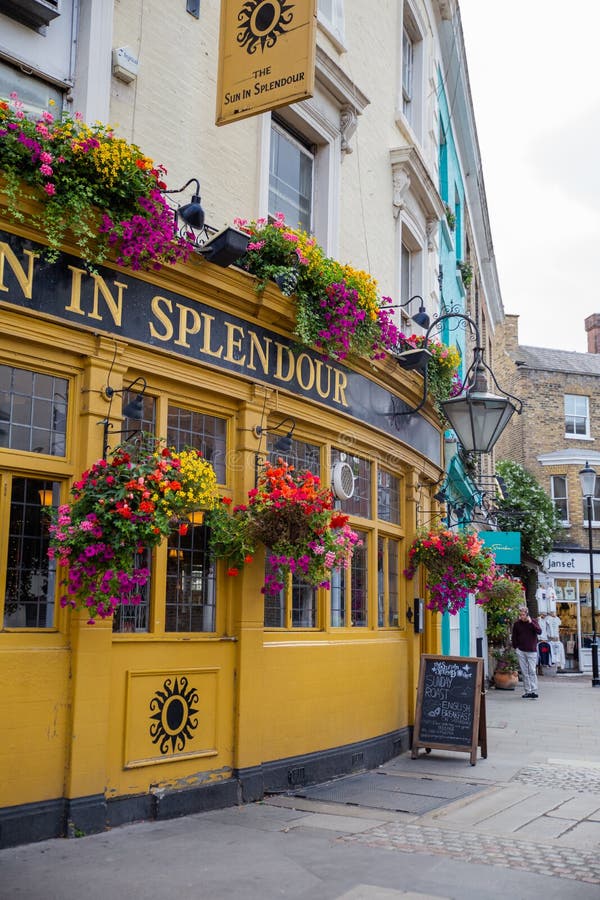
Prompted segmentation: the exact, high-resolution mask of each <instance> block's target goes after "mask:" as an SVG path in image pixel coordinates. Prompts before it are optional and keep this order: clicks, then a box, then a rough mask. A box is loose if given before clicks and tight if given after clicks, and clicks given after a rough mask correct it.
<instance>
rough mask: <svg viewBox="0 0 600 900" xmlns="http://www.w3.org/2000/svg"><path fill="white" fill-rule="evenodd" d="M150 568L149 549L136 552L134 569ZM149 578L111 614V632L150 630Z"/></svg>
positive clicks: (127, 632) (150, 557) (126, 632)
mask: <svg viewBox="0 0 600 900" xmlns="http://www.w3.org/2000/svg"><path fill="white" fill-rule="evenodd" d="M139 568H147V569H150V570H151V569H152V554H151V552H150V551H149V550H146V551H145V552H144V553H141V554H138V555H137V557H136V569H139ZM149 618H150V578H149V579H148V581H147V582H146V583H145V584H144V585H143V586H142V587H141V588H139V590H138V591H137V592H136V593H135V594H134V595H133V596H131V597H129V598H128V599H126V600H123V601H122V602H121V604H120V605H119V606H118V607H117V609H116V610H115V613H114V616H113V632H115V633H116V634H138V633H140V632H147V631H149V630H150V622H149Z"/></svg>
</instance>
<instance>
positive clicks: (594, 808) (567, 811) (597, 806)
mask: <svg viewBox="0 0 600 900" xmlns="http://www.w3.org/2000/svg"><path fill="white" fill-rule="evenodd" d="M599 801H600V798H599V797H598V795H597V794H592V795H590V796H586V795H585V794H578V795H577V796H576V797H572V798H571V799H570V800H567V801H566V802H565V803H561V804H560V806H557V807H556V809H553V810H550V811H549V812H548V815H549V816H556V817H557V818H562V819H589V818H590V817H596V818H598V817H600V802H599Z"/></svg>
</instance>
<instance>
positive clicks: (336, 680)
mask: <svg viewBox="0 0 600 900" xmlns="http://www.w3.org/2000/svg"><path fill="white" fill-rule="evenodd" d="M25 233H27V232H25ZM114 277H115V279H116V278H117V277H118V276H117V275H116V273H115V276H114ZM141 277H142V279H143V280H146V281H149V282H152V283H154V284H155V285H156V292H157V293H159V292H160V290H161V289H163V290H171V291H175V292H180V293H181V294H182V295H183V296H185V297H186V298H188V299H190V300H191V301H192V302H193V300H194V299H202V300H203V301H204V302H208V303H212V304H214V306H215V307H218V308H222V309H227V310H229V309H231V310H233V311H235V312H236V313H237V314H238V315H240V316H243V317H245V318H246V319H248V320H249V321H254V322H256V323H258V324H259V325H262V326H263V327H267V328H271V329H273V328H274V329H275V330H277V329H279V330H280V331H281V333H282V334H289V332H290V331H291V328H292V320H291V317H290V312H291V310H290V304H289V301H288V300H287V299H286V298H283V297H281V295H280V294H279V293H278V292H276V291H275V290H270V289H268V290H267V291H266V292H265V294H264V296H263V297H262V298H261V299H260V300H257V298H256V295H255V294H254V291H253V280H252V279H251V278H250V277H249V276H246V275H243V274H241V273H238V272H233V271H228V270H227V271H223V270H216V268H215V267H213V266H210V265H207V264H203V265H200V266H198V263H197V262H192V263H190V264H189V265H188V266H179V267H177V268H176V269H175V270H174V271H173V272H169V273H160V274H158V275H154V274H153V275H152V276H150V275H142V276H141ZM2 299H3V300H5V301H7V302H5V303H2V302H1V301H0V324H1V326H2V327H1V328H0V364H4V365H17V366H23V367H24V368H31V369H33V370H38V369H40V368H41V369H42V370H43V371H46V372H50V373H56V374H58V375H60V377H63V378H64V377H66V378H68V379H69V380H70V388H69V396H70V398H71V402H70V409H69V422H68V449H67V454H66V456H65V457H64V458H60V459H57V458H50V457H41V456H39V455H37V456H36V455H35V454H31V453H29V454H27V453H20V454H14V453H13V452H12V451H9V450H6V449H3V448H0V478H6V479H8V478H9V477H10V475H11V473H12V472H15V471H16V472H18V473H21V474H27V473H29V474H30V475H31V476H34V475H36V474H37V475H38V476H39V474H40V473H49V474H50V476H51V477H53V478H54V477H56V478H59V479H60V480H61V481H62V483H63V501H66V500H67V499H68V492H69V485H70V483H71V482H72V480H73V478H75V477H77V476H78V475H79V474H80V473H81V472H82V471H83V470H84V469H85V468H87V467H88V466H89V465H90V464H91V463H92V462H93V461H95V460H96V459H97V458H99V457H100V456H101V453H102V428H101V427H99V426H100V424H101V422H102V420H103V418H104V417H105V416H106V415H107V409H108V405H107V400H106V399H105V397H104V396H103V391H102V389H103V387H104V386H105V385H106V384H107V383H108V379H109V378H110V383H111V385H112V386H114V387H115V388H116V389H117V390H118V389H119V388H121V387H122V386H124V385H127V384H128V383H130V382H131V381H132V380H133V379H135V378H136V377H138V376H139V375H143V376H144V377H145V378H146V380H147V381H148V391H147V393H148V395H149V396H152V397H154V398H155V400H156V404H157V406H156V409H157V433H159V434H161V433H165V431H166V424H167V418H166V416H167V412H166V410H167V400H168V399H171V400H173V399H175V400H176V401H177V403H179V404H180V405H182V406H184V407H189V408H199V409H201V410H203V411H207V412H209V414H211V415H221V416H224V417H225V418H226V419H227V422H228V425H227V429H228V432H227V433H228V444H227V446H228V451H229V454H228V474H227V483H226V484H225V485H222V489H223V491H224V492H226V493H228V494H229V495H231V496H233V498H234V502H241V501H242V500H243V499H244V498H245V497H246V492H247V491H248V489H249V488H251V487H252V486H253V485H254V478H255V454H256V452H257V438H256V435H255V432H254V428H255V426H256V425H258V424H261V423H264V421H265V416H266V417H267V419H268V417H269V416H270V415H271V416H274V417H279V418H280V417H281V414H282V412H285V414H286V415H292V416H294V417H295V419H296V421H297V424H298V427H297V430H296V432H295V436H296V437H298V438H299V439H300V440H306V441H310V440H312V441H314V442H316V443H318V444H320V445H322V447H323V460H324V461H325V460H326V459H329V453H330V449H331V447H335V446H337V447H339V446H342V447H343V448H345V449H346V450H347V451H349V452H353V453H357V454H362V455H364V456H367V457H369V459H371V460H372V461H373V463H374V464H376V463H377V462H379V463H382V464H383V465H384V466H385V467H386V468H388V469H391V470H392V471H393V472H395V473H396V474H397V475H398V476H399V477H400V479H401V481H402V484H403V500H402V516H401V524H400V525H398V524H397V523H396V524H391V525H390V526H389V527H388V526H386V529H387V531H390V530H391V532H392V534H394V535H395V536H396V539H397V540H398V541H400V544H401V547H402V548H403V549H402V552H401V558H400V561H399V562H400V571H401V570H402V568H403V566H404V564H405V559H404V557H405V553H406V548H407V546H408V544H409V543H410V539H411V536H412V534H413V533H414V528H415V521H416V509H415V501H414V486H415V484H416V483H418V482H419V481H421V480H423V481H425V482H428V483H433V482H435V481H436V480H437V478H438V476H439V469H438V468H437V466H435V465H433V464H432V463H431V462H429V461H428V460H426V459H423V458H422V457H421V456H420V455H419V454H418V453H416V452H415V451H414V450H413V449H412V448H411V447H409V446H408V445H406V444H402V443H401V442H399V441H397V440H395V439H394V438H393V437H392V436H391V435H389V434H386V433H384V432H383V431H381V432H379V431H378V430H377V429H373V428H371V427H369V426H367V425H365V424H363V423H361V422H357V421H354V420H352V419H351V418H350V417H348V416H342V415H340V414H338V413H336V412H333V411H332V410H331V409H328V408H326V407H325V406H324V405H318V404H314V403H311V402H310V401H308V400H307V399H305V398H302V397H299V396H296V395H292V394H289V393H287V392H286V391H285V390H284V389H282V388H280V389H279V390H276V389H273V388H272V387H270V386H269V387H265V386H262V385H260V384H258V383H253V382H252V381H251V380H249V379H248V378H242V377H237V376H235V375H233V374H230V373H227V372H224V371H219V370H217V369H216V368H211V367H209V366H205V365H200V364H198V363H194V362H191V361H189V360H186V359H184V358H181V357H177V356H175V355H173V354H169V353H165V352H161V350H160V349H158V348H155V347H154V348H153V347H146V346H143V345H142V344H140V343H137V342H136V341H133V340H132V341H125V340H123V339H121V338H120V339H118V340H115V339H114V338H113V337H112V336H111V334H110V331H109V329H110V324H111V323H110V318H109V317H106V318H105V319H104V320H103V321H102V322H101V323H100V327H101V328H102V329H108V330H106V331H104V330H100V331H98V330H97V329H98V324H97V323H94V322H91V321H88V320H87V319H85V317H84V318H83V319H82V322H81V327H78V328H77V327H72V326H70V325H68V324H67V323H61V322H59V321H56V320H51V319H47V318H44V316H43V315H41V316H40V315H37V316H36V315H32V314H29V313H28V312H27V311H26V310H22V309H19V308H17V307H16V306H11V304H10V297H6V296H4V297H3V298H2ZM15 341H18V344H19V348H20V356H19V361H18V362H16V361H15V358H14V347H15ZM359 369H360V371H361V372H362V374H364V375H368V377H369V378H371V379H372V380H374V381H375V382H377V383H378V384H380V385H382V386H385V387H388V388H389V389H392V390H393V391H394V392H395V393H396V394H397V395H399V396H402V397H405V398H406V399H407V401H408V402H412V403H413V404H414V403H415V401H418V398H419V394H420V390H421V382H420V379H419V377H418V376H416V375H414V374H411V373H409V374H401V373H400V371H399V370H398V369H397V367H395V366H394V364H393V363H392V362H391V361H383V362H381V363H376V364H373V365H369V366H367V365H366V364H361V365H360V367H359ZM119 408H120V407H113V408H112V411H111V415H115V416H116V418H114V419H113V424H114V427H115V429H117V428H119V427H120V424H119V423H120V419H119V417H118V415H117V413H118V412H119ZM426 415H427V416H428V417H429V418H430V420H431V421H435V419H434V416H433V413H432V411H431V409H430V408H427V410H426ZM113 443H114V442H113ZM324 469H325V479H327V477H328V474H327V470H328V466H324ZM373 472H374V469H373ZM52 473H54V474H52ZM372 487H373V490H376V484H375V480H374V475H373V485H372ZM9 496H10V493H9ZM8 502H9V501H8V500H5V499H3V498H2V497H0V517H3V518H2V519H1V521H3V522H6V521H8V518H7V517H8V512H7V509H8ZM351 521H352V520H351ZM358 525H359V526H360V527H362V528H364V529H365V530H367V531H368V530H369V528H371V529H373V528H374V527H375V526H374V525H373V524H372V523H368V522H365V521H361V520H358ZM386 529H384V530H386ZM373 545H374V541H371V550H370V551H369V553H370V556H369V572H370V574H369V594H370V599H369V627H367V628H364V629H359V628H350V627H347V628H332V627H331V625H330V624H329V619H328V608H329V599H328V594H327V593H326V592H323V591H321V592H320V600H319V610H320V614H319V622H318V627H316V628H315V629H310V630H301V629H290V630H285V629H283V630H278V631H273V630H271V631H269V630H265V628H264V626H263V609H264V597H263V595H262V594H261V591H260V588H261V585H262V576H263V565H262V560H257V561H256V562H255V564H254V565H253V566H250V567H248V569H247V571H246V572H245V573H244V574H243V575H242V576H240V578H239V579H236V580H233V579H227V578H226V577H225V575H224V571H223V568H222V567H221V569H220V570H219V572H218V578H217V609H218V613H217V628H216V632H215V633H214V634H191V635H188V634H184V633H176V634H165V632H164V623H161V622H160V621H159V618H158V614H157V612H156V609H160V608H161V605H160V604H161V602H162V600H163V598H162V597H161V596H160V584H161V583H163V578H164V573H165V568H164V567H165V559H166V555H165V552H164V549H163V550H162V551H159V552H157V554H156V560H155V574H154V576H153V591H154V601H155V602H154V605H153V609H154V612H153V613H151V623H150V631H149V633H147V634H135V635H125V634H121V635H119V634H113V633H112V629H111V623H110V622H104V623H99V624H97V625H94V626H90V625H87V624H86V616H85V615H83V614H77V615H75V614H71V613H68V612H67V611H65V610H59V611H58V614H57V617H56V623H55V627H53V628H51V629H44V630H41V631H39V632H35V631H23V630H15V629H8V630H7V629H5V630H4V631H2V632H0V677H1V679H2V684H3V685H4V688H5V689H4V691H3V694H2V699H1V700H0V704H1V705H0V716H1V720H2V721H3V723H4V728H5V730H4V735H5V739H4V740H3V741H2V742H0V772H1V773H2V775H1V776H0V777H1V779H2V788H1V793H0V803H1V805H2V806H16V805H19V804H24V803H32V802H36V801H40V800H45V799H53V798H61V797H67V798H74V799H76V798H78V797H87V796H90V795H105V796H106V797H107V798H108V799H111V798H118V797H126V796H129V795H138V794H145V793H148V792H160V791H162V790H164V789H168V788H183V787H193V786H197V785H199V784H202V783H206V782H215V781H222V780H227V779H230V778H231V775H232V772H233V771H234V770H235V769H245V768H246V769H247V768H252V767H256V766H260V765H261V764H262V763H268V762H273V761H277V760H280V759H286V758H290V757H293V756H297V755H302V754H308V753H318V752H319V751H324V750H327V749H331V748H336V747H341V746H344V745H346V744H356V743H357V742H361V741H369V740H371V739H374V738H377V737H381V736H383V735H389V734H390V733H393V732H396V731H398V730H401V729H407V728H408V726H409V725H410V724H411V723H412V720H413V712H414V691H415V685H416V671H417V668H418V656H419V652H420V650H421V646H422V639H421V638H420V637H419V636H416V635H414V633H413V629H412V626H411V625H410V624H409V623H407V620H406V608H407V604H412V597H413V596H414V593H415V592H418V591H417V588H416V586H415V585H414V584H413V583H411V582H406V580H405V579H403V578H402V577H400V590H401V596H400V600H399V619H400V621H399V627H394V628H384V629H380V628H377V627H376V625H375V623H376V621H377V600H376V575H375V569H376V550H375V547H374V546H373ZM6 546H7V545H6V535H4V536H2V534H1V533H0V551H2V548H3V547H4V548H6ZM3 558H5V557H3ZM0 584H1V578H0ZM427 627H428V630H429V631H430V634H429V635H428V637H427V650H428V651H429V652H431V651H432V643H436V642H437V634H434V632H435V631H436V628H435V625H434V623H433V621H432V619H431V617H429V618H428V626H427ZM184 685H185V687H186V690H183V687H182V686H184ZM177 691H179V694H178V693H177ZM186 692H187V693H186ZM186 696H187V699H186ZM188 701H189V702H188ZM186 703H187V705H188V707H189V717H188V720H187V721H188V724H189V728H188V729H187V733H186V734H184V737H185V741H183V743H181V744H179V743H178V742H177V741H171V738H170V737H169V733H168V727H169V721H170V719H169V715H168V710H169V709H171V713H173V714H174V711H177V710H180V709H181V708H182V706H185V705H186ZM186 715H187V712H186ZM153 723H154V725H155V726H156V727H158V729H159V739H158V740H157V741H153V737H152V732H151V728H152V727H153ZM165 729H166V731H165ZM6 736H7V737H6ZM161 741H163V743H162V744H161ZM161 748H162V749H161Z"/></svg>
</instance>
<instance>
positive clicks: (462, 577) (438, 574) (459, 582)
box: [404, 526, 495, 615]
mask: <svg viewBox="0 0 600 900" xmlns="http://www.w3.org/2000/svg"><path fill="white" fill-rule="evenodd" d="M420 564H422V565H423V566H424V567H425V569H426V570H427V573H428V577H427V588H428V590H429V592H430V597H429V600H428V601H427V603H426V606H427V608H428V609H431V610H433V611H434V612H440V613H444V612H449V613H451V614H452V615H455V614H456V613H457V612H458V611H459V610H460V609H462V608H463V607H464V605H465V603H466V600H467V597H468V596H469V594H475V593H477V592H481V591H485V590H487V589H489V588H491V586H492V584H493V580H494V575H495V566H494V557H493V555H492V554H491V553H490V552H489V551H487V550H484V549H483V541H482V540H480V539H479V538H478V537H477V535H476V533H475V532H473V531H451V530H450V529H449V528H445V527H443V526H438V527H436V528H430V529H429V530H427V531H422V532H420V533H419V534H418V535H417V536H416V538H415V539H414V541H413V543H412V545H411V547H410V549H409V551H408V568H407V569H405V570H404V575H405V576H406V577H407V578H408V579H412V578H414V576H415V574H416V571H417V568H418V566H419V565H420Z"/></svg>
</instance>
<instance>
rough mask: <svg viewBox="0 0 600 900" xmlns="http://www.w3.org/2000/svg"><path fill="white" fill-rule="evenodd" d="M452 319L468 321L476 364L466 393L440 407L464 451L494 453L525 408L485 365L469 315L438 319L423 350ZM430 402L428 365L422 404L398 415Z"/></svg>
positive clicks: (467, 378)
mask: <svg viewBox="0 0 600 900" xmlns="http://www.w3.org/2000/svg"><path fill="white" fill-rule="evenodd" d="M448 319H460V320H462V321H464V322H465V324H466V325H468V326H469V327H470V328H471V329H472V331H473V333H474V335H475V343H476V346H475V348H474V351H473V362H472V363H471V365H470V366H469V369H468V371H467V374H466V376H465V379H464V382H463V390H462V392H461V393H460V394H459V396H457V397H450V398H449V399H448V400H443V401H442V402H441V404H440V405H441V407H442V409H443V412H444V415H445V416H446V418H447V419H448V422H449V423H450V427H451V428H453V430H454V431H455V432H456V436H457V438H458V440H459V441H460V443H461V444H462V447H463V449H464V450H466V451H467V452H469V453H490V452H491V450H492V447H493V446H494V444H495V443H496V441H497V440H498V438H499V437H500V435H501V434H502V432H503V431H504V429H505V428H506V426H507V425H508V423H509V421H510V419H511V416H512V415H513V413H515V412H516V413H519V414H520V413H521V411H522V409H523V404H522V402H521V400H519V399H518V398H517V397H513V395H512V394H509V393H508V392H506V391H503V390H502V388H501V387H500V385H499V384H498V382H497V381H496V376H495V375H494V373H493V372H492V370H491V369H490V367H489V366H488V365H486V363H485V362H484V361H483V347H482V346H481V337H480V334H479V328H478V327H477V324H476V323H475V322H474V321H473V319H471V317H470V316H467V315H466V314H465V313H460V312H450V313H444V315H442V316H439V318H437V319H435V321H434V322H433V323H432V324H431V325H430V326H429V328H428V329H427V331H426V333H425V339H424V341H423V349H427V345H428V343H429V336H430V334H431V332H432V331H433V330H434V329H435V328H438V327H439V326H440V324H441V323H442V322H444V321H446V320H448ZM488 375H489V377H490V378H491V379H492V381H493V383H494V385H495V386H496V388H497V390H498V391H499V393H498V394H493V393H492V392H491V391H490V390H489V387H488ZM426 400H427V365H425V373H424V378H423V397H422V399H421V402H420V403H419V404H418V406H416V407H415V408H414V409H412V410H407V411H406V412H401V413H398V415H412V414H414V413H415V412H417V411H418V410H419V409H421V408H422V407H423V406H424V404H425V401H426Z"/></svg>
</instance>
